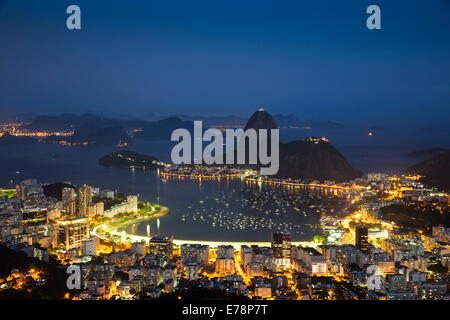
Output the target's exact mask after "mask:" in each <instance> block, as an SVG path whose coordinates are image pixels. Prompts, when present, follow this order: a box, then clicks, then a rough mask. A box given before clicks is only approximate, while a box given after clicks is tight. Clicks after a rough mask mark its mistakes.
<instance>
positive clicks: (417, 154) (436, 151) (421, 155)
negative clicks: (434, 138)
mask: <svg viewBox="0 0 450 320" xmlns="http://www.w3.org/2000/svg"><path fill="white" fill-rule="evenodd" d="M445 151H447V149H442V148H428V149H423V150H418V151H414V152H411V153H408V157H410V158H412V159H420V160H426V159H430V158H432V157H435V156H438V155H440V154H442V153H444V152H445Z"/></svg>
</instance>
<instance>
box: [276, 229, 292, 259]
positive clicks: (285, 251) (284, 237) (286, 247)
mask: <svg viewBox="0 0 450 320" xmlns="http://www.w3.org/2000/svg"><path fill="white" fill-rule="evenodd" d="M271 243H272V251H273V256H274V257H275V259H289V258H290V257H291V236H290V235H289V234H288V233H285V232H272V234H271Z"/></svg>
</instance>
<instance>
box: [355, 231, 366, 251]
mask: <svg viewBox="0 0 450 320" xmlns="http://www.w3.org/2000/svg"><path fill="white" fill-rule="evenodd" d="M368 239H369V230H368V229H367V227H366V226H364V225H358V226H356V230H355V245H356V246H357V247H358V248H359V249H360V250H362V251H367V249H368V247H369V240H368Z"/></svg>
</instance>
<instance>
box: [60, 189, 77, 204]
mask: <svg viewBox="0 0 450 320" xmlns="http://www.w3.org/2000/svg"><path fill="white" fill-rule="evenodd" d="M61 194H62V201H64V202H66V201H72V200H75V190H74V189H73V188H63V189H62V191H61Z"/></svg>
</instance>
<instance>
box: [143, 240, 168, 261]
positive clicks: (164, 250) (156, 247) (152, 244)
mask: <svg viewBox="0 0 450 320" xmlns="http://www.w3.org/2000/svg"><path fill="white" fill-rule="evenodd" d="M149 249H150V253H153V254H160V255H162V256H163V257H164V260H165V261H169V260H171V259H172V257H173V237H172V236H171V237H161V236H155V237H153V238H151V239H150V241H149Z"/></svg>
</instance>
